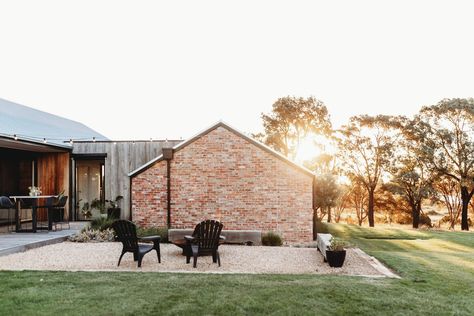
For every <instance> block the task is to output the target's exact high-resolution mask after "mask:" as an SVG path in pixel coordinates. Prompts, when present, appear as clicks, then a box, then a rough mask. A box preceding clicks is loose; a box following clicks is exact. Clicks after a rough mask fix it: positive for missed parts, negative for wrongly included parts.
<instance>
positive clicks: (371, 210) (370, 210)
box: [367, 189, 375, 227]
mask: <svg viewBox="0 0 474 316" xmlns="http://www.w3.org/2000/svg"><path fill="white" fill-rule="evenodd" d="M374 191H375V190H373V189H370V190H369V207H368V210H367V211H368V217H369V226H370V227H374V226H375V219H374Z"/></svg>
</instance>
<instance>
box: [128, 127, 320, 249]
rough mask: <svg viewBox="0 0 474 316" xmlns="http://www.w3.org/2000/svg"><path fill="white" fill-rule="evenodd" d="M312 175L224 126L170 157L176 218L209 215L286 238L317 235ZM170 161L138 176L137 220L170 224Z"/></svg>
mask: <svg viewBox="0 0 474 316" xmlns="http://www.w3.org/2000/svg"><path fill="white" fill-rule="evenodd" d="M312 181H313V179H312V176H311V175H309V174H307V173H305V172H303V171H301V170H299V169H298V168H296V167H294V166H292V165H290V164H288V163H287V162H284V161H283V160H281V159H279V158H277V157H275V156H274V155H272V154H270V153H268V152H267V151H265V150H262V149H261V148H259V147H257V146H256V145H254V144H252V143H250V142H249V141H248V140H246V139H244V138H242V137H240V136H238V135H237V134H235V133H234V132H232V131H230V130H228V129H226V128H224V127H222V126H220V127H218V128H216V129H214V130H211V131H210V132H209V133H207V134H205V135H203V136H201V137H200V138H199V139H197V140H195V141H194V142H191V143H190V144H188V145H186V146H185V147H183V148H182V149H180V150H177V151H176V152H175V154H174V157H173V160H171V226H172V227H173V228H194V226H195V225H196V223H198V222H200V221H202V220H204V219H217V220H219V221H222V223H223V224H224V229H230V230H249V229H252V230H262V231H264V232H267V231H270V230H271V231H275V232H278V233H279V234H281V235H282V237H283V239H284V241H285V242H289V243H294V242H309V241H311V240H312V237H313V235H312ZM166 201H167V200H166V161H160V162H157V163H156V164H154V165H153V166H152V167H150V168H149V169H146V170H145V171H143V172H142V173H140V174H138V175H136V176H135V177H133V178H132V214H133V220H134V221H135V222H136V223H138V224H139V225H141V226H146V227H149V226H166V218H167V209H166Z"/></svg>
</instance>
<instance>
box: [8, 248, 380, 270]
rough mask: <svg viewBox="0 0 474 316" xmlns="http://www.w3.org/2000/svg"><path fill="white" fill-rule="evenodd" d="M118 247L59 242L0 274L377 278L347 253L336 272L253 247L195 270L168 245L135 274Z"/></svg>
mask: <svg viewBox="0 0 474 316" xmlns="http://www.w3.org/2000/svg"><path fill="white" fill-rule="evenodd" d="M121 250H122V244H121V243H112V242H106V243H73V242H63V243H60V244H54V245H49V246H44V247H40V248H36V249H31V250H28V251H26V252H21V253H16V254H11V255H8V256H3V257H0V270H55V271H143V272H194V273H199V272H200V273H250V274H260V273H269V274H344V275H367V276H382V274H381V272H379V271H378V270H377V269H375V268H374V267H373V265H372V264H370V262H369V261H368V259H367V258H365V257H364V256H361V255H360V254H358V252H357V251H354V250H352V249H348V251H347V255H346V261H345V263H344V266H343V267H342V268H331V267H329V265H328V264H327V263H324V262H323V257H322V255H321V254H320V253H319V252H318V251H317V250H316V249H315V248H294V247H258V246H234V245H222V246H220V247H219V253H220V256H221V264H222V265H221V267H220V268H219V267H218V266H217V264H214V263H213V262H212V257H211V256H208V257H199V258H198V261H197V268H196V269H194V268H193V267H192V258H191V263H190V264H186V257H184V256H182V255H181V249H180V248H178V247H176V246H175V245H172V244H162V245H161V264H159V263H158V259H157V256H156V252H155V251H152V252H151V253H148V254H146V255H145V257H144V259H143V262H142V267H141V268H138V267H137V264H136V262H134V261H133V255H132V254H131V253H127V254H125V255H124V256H123V258H122V262H121V264H120V267H117V261H118V258H119V255H120V253H121Z"/></svg>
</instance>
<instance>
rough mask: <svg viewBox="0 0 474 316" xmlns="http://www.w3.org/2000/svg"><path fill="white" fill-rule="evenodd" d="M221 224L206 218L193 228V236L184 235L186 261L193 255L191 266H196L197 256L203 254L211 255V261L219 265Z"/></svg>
mask: <svg viewBox="0 0 474 316" xmlns="http://www.w3.org/2000/svg"><path fill="white" fill-rule="evenodd" d="M222 227H224V225H222V224H221V223H220V222H218V221H215V220H206V221H203V222H201V223H199V224H198V225H196V228H194V233H193V236H184V239H185V240H186V247H187V250H186V263H189V261H190V259H191V256H193V259H194V261H193V267H194V268H196V265H197V257H198V256H203V255H209V254H211V255H212V262H214V263H216V262H217V264H218V266H219V267H220V266H221V258H220V256H219V241H220V240H222V239H223V237H221V236H220V235H221V231H222Z"/></svg>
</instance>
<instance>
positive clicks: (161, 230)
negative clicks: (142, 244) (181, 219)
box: [137, 227, 169, 243]
mask: <svg viewBox="0 0 474 316" xmlns="http://www.w3.org/2000/svg"><path fill="white" fill-rule="evenodd" d="M137 235H138V236H140V237H146V236H153V235H158V236H160V237H161V242H162V243H167V242H169V241H168V228H167V227H150V228H144V227H138V228H137Z"/></svg>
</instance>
